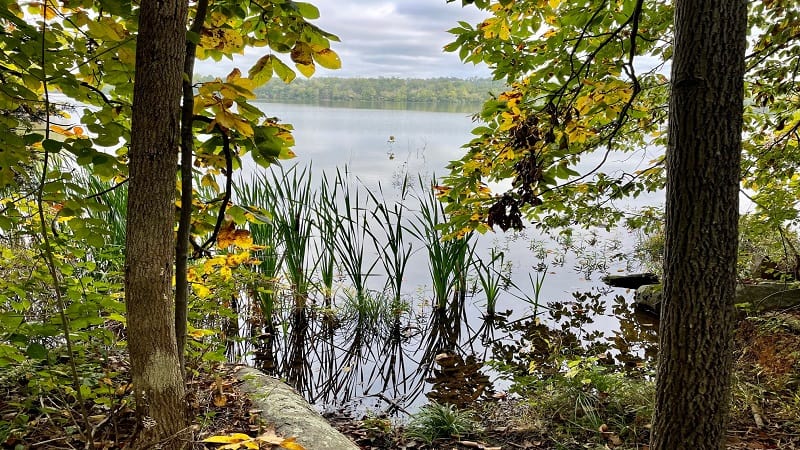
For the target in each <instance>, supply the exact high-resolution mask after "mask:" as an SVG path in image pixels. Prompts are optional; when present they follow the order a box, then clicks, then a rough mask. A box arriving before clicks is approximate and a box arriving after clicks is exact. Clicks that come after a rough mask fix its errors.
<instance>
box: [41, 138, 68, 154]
mask: <svg viewBox="0 0 800 450" xmlns="http://www.w3.org/2000/svg"><path fill="white" fill-rule="evenodd" d="M63 146H64V143H63V142H59V141H56V140H54V139H45V140H44V141H42V147H43V148H44V149H45V151H48V152H50V153H58V152H59V151H60V150H61V148H62V147H63Z"/></svg>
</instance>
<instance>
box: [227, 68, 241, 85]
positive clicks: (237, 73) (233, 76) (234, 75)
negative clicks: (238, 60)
mask: <svg viewBox="0 0 800 450" xmlns="http://www.w3.org/2000/svg"><path fill="white" fill-rule="evenodd" d="M241 77H242V71H241V70H239V69H238V68H234V69H233V70H231V73H229V74H228V76H227V77H226V78H225V81H226V82H228V83H233V82H235V81H236V80H238V79H239V78H241Z"/></svg>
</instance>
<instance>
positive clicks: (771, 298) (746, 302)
mask: <svg viewBox="0 0 800 450" xmlns="http://www.w3.org/2000/svg"><path fill="white" fill-rule="evenodd" d="M662 296H663V295H662V292H661V285H660V284H648V285H644V286H641V287H639V289H637V290H636V294H634V296H633V303H634V306H635V307H637V308H643V309H645V310H649V311H652V312H654V313H655V314H656V315H658V313H659V311H660V309H661V300H662ZM798 305H800V282H791V283H785V282H779V281H766V282H762V283H755V284H740V285H738V286H736V306H737V307H738V308H740V309H743V310H746V311H749V312H756V313H761V312H766V311H774V310H778V309H785V308H790V307H794V306H798Z"/></svg>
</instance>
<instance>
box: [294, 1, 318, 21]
mask: <svg viewBox="0 0 800 450" xmlns="http://www.w3.org/2000/svg"><path fill="white" fill-rule="evenodd" d="M293 3H294V6H295V7H296V8H297V10H298V11H300V14H301V15H302V16H303V17H305V18H306V19H311V20H314V19H319V9H317V7H316V6H314V5H312V4H311V3H305V2H293Z"/></svg>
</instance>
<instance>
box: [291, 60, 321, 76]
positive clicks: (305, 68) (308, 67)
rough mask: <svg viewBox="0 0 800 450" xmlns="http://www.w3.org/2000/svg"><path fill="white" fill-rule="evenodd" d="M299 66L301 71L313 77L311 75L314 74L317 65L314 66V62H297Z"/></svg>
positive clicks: (298, 68)
mask: <svg viewBox="0 0 800 450" xmlns="http://www.w3.org/2000/svg"><path fill="white" fill-rule="evenodd" d="M295 65H296V66H297V70H299V71H300V73H302V74H303V75H305V77H306V78H311V75H314V71H315V70H316V67H314V63H313V62H311V64H295Z"/></svg>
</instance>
